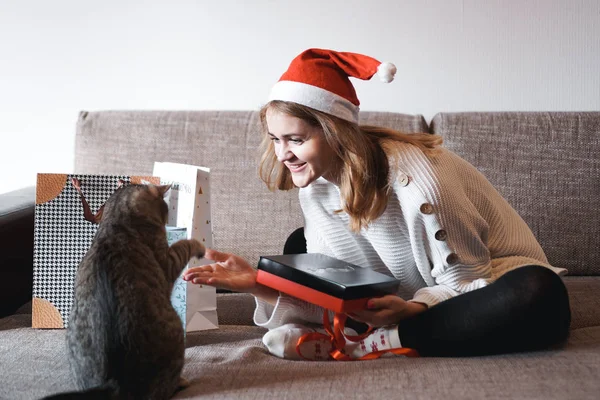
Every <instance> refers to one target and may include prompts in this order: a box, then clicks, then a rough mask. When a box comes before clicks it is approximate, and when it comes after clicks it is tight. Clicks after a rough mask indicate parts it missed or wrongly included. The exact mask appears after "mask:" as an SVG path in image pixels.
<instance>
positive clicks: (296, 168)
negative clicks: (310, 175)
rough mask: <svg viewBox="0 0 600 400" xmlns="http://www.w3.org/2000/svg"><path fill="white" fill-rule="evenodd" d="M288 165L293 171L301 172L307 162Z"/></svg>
mask: <svg viewBox="0 0 600 400" xmlns="http://www.w3.org/2000/svg"><path fill="white" fill-rule="evenodd" d="M287 167H288V168H289V170H290V171H291V172H300V171H302V170H303V169H304V167H306V163H302V164H287Z"/></svg>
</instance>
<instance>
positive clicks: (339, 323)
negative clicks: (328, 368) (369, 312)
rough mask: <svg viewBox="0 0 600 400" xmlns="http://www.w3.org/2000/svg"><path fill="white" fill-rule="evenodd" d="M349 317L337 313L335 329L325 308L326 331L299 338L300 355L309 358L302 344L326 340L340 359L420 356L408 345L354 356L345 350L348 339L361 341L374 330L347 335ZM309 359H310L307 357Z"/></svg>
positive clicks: (331, 354) (355, 359)
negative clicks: (301, 347) (304, 352)
mask: <svg viewBox="0 0 600 400" xmlns="http://www.w3.org/2000/svg"><path fill="white" fill-rule="evenodd" d="M347 318H348V317H347V316H346V314H341V313H335V315H334V317H333V329H332V327H331V322H330V321H329V311H328V310H325V311H324V312H323V326H324V327H325V332H327V333H326V334H325V333H320V332H311V333H306V334H304V335H302V336H301V337H300V339H298V343H297V344H296V352H297V353H298V354H299V355H300V357H302V358H304V359H307V358H306V357H304V356H303V355H302V353H301V352H300V345H301V344H303V343H305V342H310V341H313V340H326V341H328V342H329V343H331V345H332V349H331V351H330V352H329V355H330V356H331V357H332V358H333V359H334V360H338V361H361V360H374V359H376V358H379V357H381V356H382V355H384V354H386V353H392V354H396V355H402V356H407V357H419V353H418V352H417V351H416V350H415V349H410V348H406V347H400V348H396V349H386V350H379V351H374V352H372V353H369V354H366V355H364V356H362V357H359V358H352V357H350V356H349V355H347V354H346V353H345V352H344V346H345V345H346V340H349V341H351V342H360V341H361V340H363V339H365V338H366V337H367V336H369V335H370V334H371V332H373V328H372V327H369V329H368V330H367V332H365V333H363V334H362V335H358V336H345V335H344V327H345V325H346V319H347ZM307 360H308V359H307Z"/></svg>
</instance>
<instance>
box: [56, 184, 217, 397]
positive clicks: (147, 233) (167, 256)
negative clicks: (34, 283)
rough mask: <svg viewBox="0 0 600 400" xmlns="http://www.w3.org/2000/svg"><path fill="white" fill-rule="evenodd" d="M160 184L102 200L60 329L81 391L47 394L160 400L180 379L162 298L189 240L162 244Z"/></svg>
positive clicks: (177, 350) (176, 330)
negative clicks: (66, 319) (63, 326)
mask: <svg viewBox="0 0 600 400" xmlns="http://www.w3.org/2000/svg"><path fill="white" fill-rule="evenodd" d="M168 189H169V187H168V186H154V185H129V186H124V187H121V188H119V189H117V191H116V192H115V193H114V194H113V195H112V196H111V197H110V198H109V200H108V201H107V202H106V204H105V206H104V210H103V215H102V220H101V221H100V224H99V226H98V231H97V233H96V236H95V237H94V240H93V243H92V245H91V247H90V249H89V250H88V252H87V254H86V255H85V257H84V258H83V260H82V261H81V264H80V265H79V269H78V271H77V277H76V280H75V295H74V303H73V307H72V309H71V313H70V316H69V324H68V328H67V344H68V357H69V363H70V365H71V370H72V372H73V374H74V376H75V378H76V383H77V386H78V388H79V389H80V390H82V392H76V393H65V394H60V395H57V396H53V397H49V398H52V399H67V398H80V397H81V398H87V399H93V398H98V399H100V398H108V399H144V400H146V399H168V398H170V397H172V396H173V395H174V394H175V392H176V391H177V390H178V388H179V387H180V386H184V385H185V383H184V381H183V380H181V378H180V374H181V370H182V368H183V363H184V352H185V346H184V332H183V326H182V323H181V320H180V319H179V317H178V315H177V313H176V312H175V310H174V309H173V306H172V305H171V301H170V295H171V291H172V290H173V284H174V282H175V280H176V279H177V277H178V276H179V275H180V273H181V271H182V269H183V268H184V267H185V265H187V264H188V262H189V261H190V259H191V258H192V257H198V258H200V257H202V256H204V250H205V249H204V246H203V245H202V244H201V243H200V242H199V241H197V240H181V241H179V242H177V243H175V244H173V245H172V246H171V247H169V246H168V244H167V237H166V231H165V224H166V222H167V210H168V209H167V204H166V203H165V201H164V200H163V197H164V195H165V193H166V192H167V191H168Z"/></svg>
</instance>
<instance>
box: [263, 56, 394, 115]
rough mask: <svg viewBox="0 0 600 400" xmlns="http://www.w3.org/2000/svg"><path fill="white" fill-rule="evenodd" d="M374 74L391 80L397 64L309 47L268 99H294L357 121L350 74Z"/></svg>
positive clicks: (356, 98) (360, 76)
mask: <svg viewBox="0 0 600 400" xmlns="http://www.w3.org/2000/svg"><path fill="white" fill-rule="evenodd" d="M375 74H377V75H378V76H379V77H380V78H381V80H382V81H383V82H391V81H392V80H393V79H394V75H395V74H396V66H395V65H394V64H391V63H382V62H380V61H377V60H376V59H374V58H372V57H369V56H365V55H363V54H357V53H348V52H338V51H333V50H326V49H308V50H306V51H304V52H302V53H300V54H299V55H298V56H297V57H296V58H294V59H293V60H292V62H291V63H290V66H289V67H288V70H287V71H285V73H284V74H283V75H282V76H281V78H280V79H279V82H277V83H276V84H275V85H274V86H273V88H272V89H271V93H270V95H269V101H272V100H283V101H291V102H294V103H298V104H302V105H304V106H307V107H310V108H313V109H315V110H319V111H322V112H324V113H327V114H331V115H335V116H336V117H339V118H342V119H345V120H348V121H351V122H355V123H357V122H358V111H359V107H358V106H359V105H360V102H359V101H358V97H356V91H355V90H354V86H352V82H350V79H349V77H353V78H358V79H363V80H369V79H371V78H372V77H373V75H375Z"/></svg>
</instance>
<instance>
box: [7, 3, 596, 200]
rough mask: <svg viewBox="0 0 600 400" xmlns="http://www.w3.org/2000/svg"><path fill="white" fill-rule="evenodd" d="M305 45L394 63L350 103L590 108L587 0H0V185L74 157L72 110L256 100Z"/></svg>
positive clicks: (592, 62) (25, 179) (66, 164)
mask: <svg viewBox="0 0 600 400" xmlns="http://www.w3.org/2000/svg"><path fill="white" fill-rule="evenodd" d="M241 4H245V5H244V6H242V5H241ZM249 4H252V6H250V5H249ZM308 47H325V48H333V49H337V50H344V51H354V52H362V53H365V54H368V55H371V56H373V57H375V58H378V59H379V60H381V61H392V62H394V63H395V64H396V65H397V66H398V71H399V72H398V75H397V78H396V80H395V81H394V82H393V83H392V84H389V85H385V84H383V83H380V82H378V81H372V82H362V81H360V82H357V83H356V88H357V92H358V94H359V98H360V99H361V102H362V109H364V110H380V111H398V112H405V113H422V114H424V115H425V117H426V118H427V119H428V120H429V119H430V118H431V117H432V116H433V115H434V114H435V113H436V112H440V111H486V110H497V111H501V110H517V111H518V110H523V111H535V110H544V111H548V110H564V111H567V110H582V111H588V110H600V1H599V0H504V1H502V0H493V1H491V0H487V1H481V0H462V1H461V0H426V1H423V0H422V1H416V0H415V1H408V0H382V1H375V0H371V1H367V0H362V1H359V0H329V1H326V0H303V1H294V2H291V1H269V0H257V1H239V0H218V1H216V0H214V1H201V0H197V1H177V0H173V1H170V2H166V1H159V0H147V1H143V2H142V1H139V2H134V1H116V0H104V1H102V2H100V1H94V2H91V1H89V2H85V1H81V0H79V1H75V0H55V1H52V2H50V1H45V0H20V1H9V0H0V135H1V140H0V146H1V147H0V192H5V191H8V190H12V189H15V188H17V187H21V186H25V185H32V184H34V183H35V173H36V172H66V173H68V172H72V165H73V149H74V127H75V122H76V119H77V114H78V112H79V110H82V109H86V110H102V109H195V110H200V109H229V110H234V109H257V108H259V107H260V106H261V105H262V104H263V102H264V101H265V98H266V96H267V93H268V91H269V89H270V87H271V85H272V84H273V83H274V82H275V81H276V80H277V79H278V78H279V76H280V75H281V73H283V71H284V70H285V69H286V68H287V65H288V63H289V61H290V60H291V59H292V58H293V57H294V56H296V55H297V54H298V53H299V52H301V51H302V50H304V49H306V48H308ZM9 142H10V143H9Z"/></svg>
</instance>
